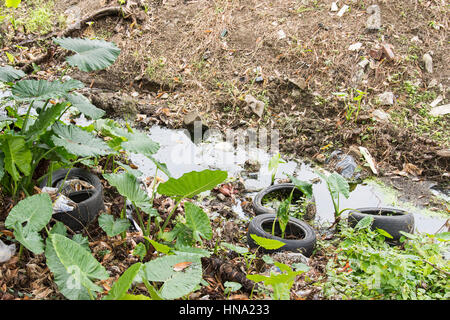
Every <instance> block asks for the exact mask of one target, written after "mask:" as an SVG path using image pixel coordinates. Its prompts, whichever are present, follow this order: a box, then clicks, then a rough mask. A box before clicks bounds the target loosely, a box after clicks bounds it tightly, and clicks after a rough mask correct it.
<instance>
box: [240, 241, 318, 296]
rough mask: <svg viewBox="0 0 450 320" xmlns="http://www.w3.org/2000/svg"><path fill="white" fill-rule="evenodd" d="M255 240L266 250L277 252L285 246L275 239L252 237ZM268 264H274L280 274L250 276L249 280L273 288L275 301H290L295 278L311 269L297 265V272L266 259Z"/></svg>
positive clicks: (300, 264)
mask: <svg viewBox="0 0 450 320" xmlns="http://www.w3.org/2000/svg"><path fill="white" fill-rule="evenodd" d="M250 236H251V237H252V238H253V240H254V241H255V242H256V243H257V244H258V245H259V246H261V247H263V248H265V249H266V250H276V249H279V248H281V247H282V246H284V245H285V244H284V243H283V242H281V241H278V240H275V239H266V238H263V237H259V236H257V235H254V234H251V235H250ZM264 260H265V261H266V262H269V263H270V264H274V265H275V267H277V268H278V270H279V272H277V273H274V272H273V271H271V272H270V276H264V275H260V274H249V275H247V278H248V279H249V280H252V281H255V282H263V283H264V285H266V286H270V287H271V288H272V291H273V294H272V297H273V299H274V300H289V299H290V291H291V288H292V285H293V284H294V281H295V278H296V277H297V276H298V275H300V274H302V273H304V272H306V271H308V269H309V267H308V266H307V265H305V264H303V263H297V264H295V266H294V268H295V271H294V270H293V269H292V268H291V267H290V266H288V265H286V264H284V263H280V262H276V261H273V260H272V259H271V258H270V257H267V256H266V257H265V259H264Z"/></svg>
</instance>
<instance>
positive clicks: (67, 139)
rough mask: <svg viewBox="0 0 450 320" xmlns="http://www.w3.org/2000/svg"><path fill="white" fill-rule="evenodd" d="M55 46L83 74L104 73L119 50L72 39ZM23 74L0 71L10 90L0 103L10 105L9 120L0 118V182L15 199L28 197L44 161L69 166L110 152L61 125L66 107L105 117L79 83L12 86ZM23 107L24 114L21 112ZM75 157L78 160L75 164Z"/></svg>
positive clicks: (86, 134)
mask: <svg viewBox="0 0 450 320" xmlns="http://www.w3.org/2000/svg"><path fill="white" fill-rule="evenodd" d="M54 41H55V42H56V43H57V44H60V45H61V46H63V47H64V48H67V49H69V50H72V51H75V52H77V54H76V55H74V56H69V57H68V58H67V62H68V64H69V65H70V66H72V67H75V66H76V67H79V68H80V69H81V70H83V71H94V70H101V69H104V68H106V67H108V66H110V65H111V64H112V63H113V62H114V61H115V59H116V58H117V56H118V55H119V53H120V49H119V48H117V47H116V46H115V45H114V44H113V43H109V42H106V41H100V40H89V39H74V38H62V39H60V38H56V39H54ZM24 75H25V74H24V73H23V72H22V71H20V70H16V69H14V68H12V67H9V66H7V67H2V68H0V80H1V81H2V82H5V83H6V84H7V85H8V86H9V89H10V94H9V95H7V96H6V97H3V98H2V100H4V102H6V103H7V104H8V105H7V106H6V107H5V110H6V111H7V115H8V116H7V117H6V118H3V119H0V122H1V126H0V127H1V128H2V132H1V135H0V179H1V185H2V187H3V189H5V190H6V191H7V192H8V193H9V194H11V195H13V196H16V195H17V192H18V191H19V190H21V191H24V192H25V193H26V194H30V193H31V191H32V188H33V186H34V181H33V178H34V177H33V176H34V172H35V170H36V169H37V167H38V166H39V165H40V164H41V161H42V160H49V161H51V162H56V163H58V165H59V166H66V167H70V166H73V165H74V164H75V163H77V162H82V161H84V160H86V159H88V158H92V157H98V156H103V155H108V154H111V153H112V152H113V150H112V149H111V148H109V147H108V145H107V144H106V143H105V142H104V141H102V140H101V139H99V138H97V137H95V136H94V135H93V134H91V133H90V132H87V131H85V130H83V129H81V128H79V127H77V126H75V125H72V124H65V123H64V122H62V121H61V117H62V115H63V114H64V113H65V112H66V111H67V110H68V108H70V107H74V108H76V109H78V110H79V111H80V112H81V113H83V114H85V115H86V116H87V117H89V118H92V119H98V118H100V117H102V116H103V115H104V111H103V110H101V109H98V108H97V107H95V106H94V105H93V104H91V102H90V101H89V100H88V99H87V98H86V97H84V96H83V95H82V94H80V93H78V92H76V90H78V89H81V88H83V87H84V84H83V83H82V82H80V81H77V80H73V79H69V80H66V81H61V80H54V81H47V80H19V81H16V80H18V79H20V78H22V77H23V76H24ZM14 81H15V82H14ZM23 107H24V110H25V112H21V111H20V109H21V108H23ZM78 157H82V159H79V160H76V159H77V158H78Z"/></svg>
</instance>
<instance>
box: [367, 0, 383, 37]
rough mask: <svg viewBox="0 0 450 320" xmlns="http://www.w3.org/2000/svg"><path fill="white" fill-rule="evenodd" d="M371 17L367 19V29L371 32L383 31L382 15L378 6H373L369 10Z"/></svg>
mask: <svg viewBox="0 0 450 320" xmlns="http://www.w3.org/2000/svg"><path fill="white" fill-rule="evenodd" d="M367 13H368V14H370V17H369V18H368V19H367V22H366V28H367V30H369V31H378V30H380V29H381V13H380V7H379V6H378V5H376V4H375V5H371V6H369V7H368V8H367Z"/></svg>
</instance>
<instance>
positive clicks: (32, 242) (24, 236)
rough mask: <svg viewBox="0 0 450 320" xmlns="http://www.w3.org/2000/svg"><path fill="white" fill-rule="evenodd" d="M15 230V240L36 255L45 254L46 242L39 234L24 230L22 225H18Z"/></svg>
mask: <svg viewBox="0 0 450 320" xmlns="http://www.w3.org/2000/svg"><path fill="white" fill-rule="evenodd" d="M13 228H14V238H15V239H16V240H17V241H19V242H20V243H21V244H22V245H23V246H24V247H25V248H27V249H28V250H30V251H31V252H33V253H34V254H41V253H42V252H44V242H43V240H42V238H41V236H40V234H39V233H38V232H36V231H32V230H29V229H27V228H24V227H22V226H21V225H20V224H16V225H15V226H14V227H13Z"/></svg>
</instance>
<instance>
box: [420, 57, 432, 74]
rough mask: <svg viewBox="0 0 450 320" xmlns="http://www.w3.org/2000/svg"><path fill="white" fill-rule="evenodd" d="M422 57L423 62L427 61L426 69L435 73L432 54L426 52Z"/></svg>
mask: <svg viewBox="0 0 450 320" xmlns="http://www.w3.org/2000/svg"><path fill="white" fill-rule="evenodd" d="M422 59H423V62H424V63H425V70H426V71H427V72H428V73H433V58H432V57H431V56H430V54H428V53H425V54H424V55H423V57H422Z"/></svg>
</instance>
